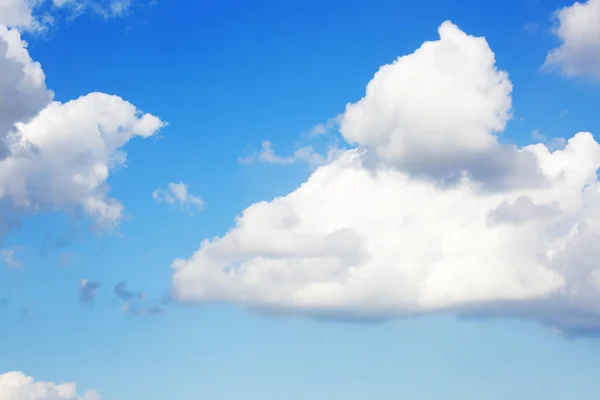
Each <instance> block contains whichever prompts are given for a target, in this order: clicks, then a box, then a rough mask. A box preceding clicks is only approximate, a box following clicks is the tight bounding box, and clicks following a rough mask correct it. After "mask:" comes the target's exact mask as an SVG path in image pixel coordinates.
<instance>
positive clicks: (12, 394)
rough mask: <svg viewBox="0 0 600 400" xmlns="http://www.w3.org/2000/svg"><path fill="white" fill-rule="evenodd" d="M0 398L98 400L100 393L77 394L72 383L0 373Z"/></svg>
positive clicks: (14, 373) (16, 373)
mask: <svg viewBox="0 0 600 400" xmlns="http://www.w3.org/2000/svg"><path fill="white" fill-rule="evenodd" d="M0 399H2V400H100V399H101V398H100V395H99V394H98V393H97V392H95V391H93V390H90V391H87V392H85V393H84V394H82V395H79V394H77V385H76V384H74V383H63V384H54V383H52V382H42V381H38V382H36V381H35V380H34V379H33V378H32V377H29V376H26V375H25V374H23V373H22V372H7V373H5V374H0Z"/></svg>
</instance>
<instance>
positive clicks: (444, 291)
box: [172, 22, 600, 332]
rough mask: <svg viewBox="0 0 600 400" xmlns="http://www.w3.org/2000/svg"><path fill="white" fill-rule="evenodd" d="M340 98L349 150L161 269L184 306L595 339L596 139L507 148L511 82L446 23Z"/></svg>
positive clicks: (483, 46) (478, 41)
mask: <svg viewBox="0 0 600 400" xmlns="http://www.w3.org/2000/svg"><path fill="white" fill-rule="evenodd" d="M439 34H440V39H439V40H438V41H434V42H426V43H424V44H423V45H422V46H421V47H420V48H419V49H418V50H417V51H415V52H414V53H413V54H410V55H407V56H404V57H400V58H399V59H398V60H396V61H395V62H394V63H392V64H390V65H385V66H383V67H381V68H380V70H379V71H378V72H377V74H375V76H374V78H373V79H372V80H371V82H370V83H369V84H368V86H367V91H366V95H365V97H364V98H362V99H361V100H360V101H358V102H356V103H354V104H348V105H347V107H346V112H345V114H344V115H343V116H341V119H340V121H341V126H340V131H341V133H342V135H343V137H344V138H345V139H346V140H347V141H348V142H349V143H353V144H356V145H357V147H356V148H355V149H353V150H350V151H347V152H343V153H342V154H341V155H339V156H338V157H337V158H336V159H335V160H333V161H331V162H329V163H328V164H327V165H324V166H322V167H320V168H318V169H317V170H316V171H315V172H314V173H313V174H312V176H311V177H310V178H309V179H308V181H307V182H305V183H304V184H302V185H301V186H300V187H299V188H298V189H296V190H295V191H293V192H292V193H290V194H288V195H286V196H283V197H279V198H276V199H274V200H273V201H270V202H260V203H257V204H254V205H252V206H250V207H248V208H247V209H246V210H244V211H243V212H242V214H241V215H240V216H239V217H238V218H237V219H236V223H235V226H234V227H233V228H232V229H231V230H230V231H229V232H227V234H225V235H224V236H223V237H220V238H214V239H210V240H205V241H204V242H203V243H202V244H201V246H200V248H199V249H198V250H197V251H196V252H195V253H194V254H193V255H192V256H191V257H190V258H188V259H177V260H175V261H174V262H173V264H172V268H173V276H172V290H173V294H174V296H175V297H176V298H177V299H178V300H179V301H182V302H191V303H194V302H197V303H210V302H228V303H234V304H239V305H242V306H247V307H250V308H254V309H260V310H270V311H277V312H284V313H299V314H304V315H315V316H329V317H333V318H346V317H348V318H382V319H386V318H394V317H400V316H405V315H414V314H423V313H430V312H438V311H457V312H483V313H485V314H486V315H501V314H506V315H509V316H516V317H526V318H532V319H536V320H538V321H540V322H542V323H544V324H547V325H550V326H552V327H555V328H558V329H563V330H565V331H570V332H582V331H585V332H587V331H595V330H600V318H598V314H599V313H600V252H599V250H598V246H597V243H598V239H599V238H600V184H599V183H598V179H597V176H596V170H597V169H598V168H599V167H600V145H599V144H598V143H597V142H596V141H595V140H594V138H593V137H592V135H591V134H590V133H586V132H582V133H577V134H576V135H575V136H574V137H572V138H571V139H570V140H569V141H568V143H567V145H566V147H565V148H564V149H563V150H556V151H553V152H551V151H550V150H549V149H548V148H547V147H546V146H545V145H544V144H537V145H532V146H527V147H524V148H517V147H516V146H512V145H504V144H500V143H499V142H498V140H497V136H496V135H497V134H498V133H500V132H502V131H503V129H504V127H505V125H506V123H507V121H508V120H509V119H510V108H511V90H512V84H511V82H510V80H509V78H508V75H507V73H505V72H503V71H499V70H498V69H497V68H496V66H495V57H494V53H493V52H492V50H491V49H490V48H489V46H488V44H487V42H486V40H485V39H484V38H477V37H473V36H469V35H467V34H465V33H463V32H462V31H461V30H460V29H459V28H458V27H456V26H455V25H453V24H452V23H450V22H445V23H443V24H442V25H441V26H440V28H439Z"/></svg>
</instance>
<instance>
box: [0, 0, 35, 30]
mask: <svg viewBox="0 0 600 400" xmlns="http://www.w3.org/2000/svg"><path fill="white" fill-rule="evenodd" d="M34 23H35V20H34V18H33V14H32V9H31V1H29V0H2V1H0V24H2V25H7V26H19V27H24V28H28V27H31V26H32V25H33V24H34Z"/></svg>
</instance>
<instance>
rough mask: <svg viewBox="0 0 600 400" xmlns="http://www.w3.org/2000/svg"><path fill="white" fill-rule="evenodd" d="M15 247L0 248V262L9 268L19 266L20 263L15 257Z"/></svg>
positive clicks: (20, 265)
mask: <svg viewBox="0 0 600 400" xmlns="http://www.w3.org/2000/svg"><path fill="white" fill-rule="evenodd" d="M17 250H18V249H17V248H10V249H0V263H2V264H4V265H6V266H7V267H10V268H21V267H22V264H21V262H20V261H19V260H17V258H16V253H17Z"/></svg>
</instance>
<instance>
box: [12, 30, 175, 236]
mask: <svg viewBox="0 0 600 400" xmlns="http://www.w3.org/2000/svg"><path fill="white" fill-rule="evenodd" d="M52 99H53V93H52V92H51V91H50V90H48V89H47V88H46V85H45V75H44V72H43V70H42V68H41V66H40V64H39V63H37V62H34V61H33V60H32V59H31V57H30V56H29V53H28V51H27V43H26V42H24V41H23V40H22V39H21V35H20V33H19V31H18V30H17V29H15V28H7V27H5V26H2V25H0V217H1V218H0V234H1V233H3V232H5V231H6V230H8V229H10V227H12V226H14V225H15V224H17V223H18V215H21V214H22V213H31V212H40V211H55V210H75V211H82V212H83V213H85V214H87V215H88V216H90V217H91V218H93V219H94V221H95V222H96V223H97V224H98V225H99V226H113V225H114V224H116V223H118V222H119V220H120V218H121V216H122V212H123V207H122V205H121V204H120V203H119V202H118V201H117V200H115V199H113V198H111V197H110V196H109V195H108V191H109V187H108V185H107V183H106V182H107V178H108V176H109V174H110V172H111V171H112V170H114V169H116V168H119V167H122V166H124V165H125V162H126V159H127V157H126V153H125V151H124V150H123V147H124V146H125V145H126V144H127V143H128V142H129V141H130V140H131V139H133V138H134V137H142V138H145V137H149V136H152V135H154V134H155V133H156V132H157V131H158V130H159V129H160V128H161V127H162V126H163V125H164V123H163V122H162V121H161V120H160V119H159V118H157V117H155V116H153V115H151V114H142V113H140V112H139V111H138V110H137V109H136V107H135V106H133V105H132V104H130V103H128V102H127V101H125V100H123V99H121V98H120V97H117V96H112V95H107V94H103V93H91V94H88V95H86V96H82V97H80V98H79V99H76V100H72V101H69V102H67V103H61V102H57V101H52Z"/></svg>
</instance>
